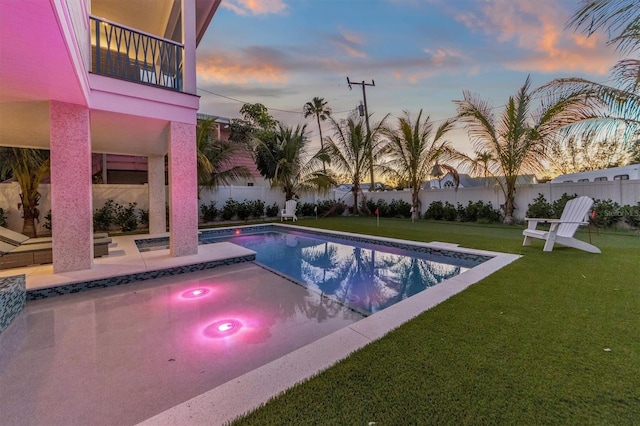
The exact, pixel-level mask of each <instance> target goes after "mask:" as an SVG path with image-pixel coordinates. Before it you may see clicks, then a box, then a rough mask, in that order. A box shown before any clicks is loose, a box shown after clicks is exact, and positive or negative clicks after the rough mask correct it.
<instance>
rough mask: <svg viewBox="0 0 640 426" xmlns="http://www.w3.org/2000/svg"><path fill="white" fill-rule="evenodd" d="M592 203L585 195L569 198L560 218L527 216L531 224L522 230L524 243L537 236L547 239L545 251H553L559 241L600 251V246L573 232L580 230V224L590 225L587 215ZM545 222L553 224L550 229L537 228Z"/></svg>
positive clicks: (578, 247)
mask: <svg viewBox="0 0 640 426" xmlns="http://www.w3.org/2000/svg"><path fill="white" fill-rule="evenodd" d="M592 205H593V200H592V199H591V198H589V197H584V196H583V197H578V198H574V199H573V200H569V201H568V202H567V204H566V205H565V207H564V210H563V211H562V216H560V219H538V218H525V220H527V221H528V222H529V226H528V228H527V229H525V230H524V231H522V235H524V241H523V242H522V245H523V246H528V245H530V244H531V240H532V239H533V238H537V239H540V240H545V243H544V251H552V250H553V245H554V244H556V243H557V244H561V245H563V246H567V247H573V248H577V249H579V250H584V251H588V252H590V253H600V249H599V248H598V247H596V246H594V245H591V244H589V243H586V242H584V241H582V240H578V239H576V238H574V237H573V234H575V233H576V231H577V230H578V226H580V225H588V223H589V221H588V218H587V217H588V216H587V215H588V213H589V210H590V209H591V206H592ZM545 222H546V223H550V224H551V227H550V229H549V230H548V231H543V230H538V229H536V227H537V225H538V223H545Z"/></svg>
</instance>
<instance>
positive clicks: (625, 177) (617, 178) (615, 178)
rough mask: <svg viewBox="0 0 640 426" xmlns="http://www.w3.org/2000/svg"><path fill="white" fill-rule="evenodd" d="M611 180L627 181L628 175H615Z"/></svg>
mask: <svg viewBox="0 0 640 426" xmlns="http://www.w3.org/2000/svg"><path fill="white" fill-rule="evenodd" d="M613 180H629V175H617V176H614V177H613Z"/></svg>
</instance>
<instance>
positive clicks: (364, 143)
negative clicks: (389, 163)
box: [325, 115, 387, 213]
mask: <svg viewBox="0 0 640 426" xmlns="http://www.w3.org/2000/svg"><path fill="white" fill-rule="evenodd" d="M386 118H387V116H385V117H384V118H383V119H382V121H380V123H378V124H377V125H375V126H374V128H373V130H372V131H371V133H368V132H367V129H366V127H365V122H364V120H363V119H362V118H361V117H356V116H355V115H351V116H350V117H348V118H347V119H346V120H341V121H336V120H334V119H333V117H329V120H330V121H331V126H332V127H333V131H334V136H333V138H332V137H331V136H328V137H327V138H326V140H325V142H327V147H326V149H327V155H328V156H329V158H330V159H331V164H332V166H333V167H335V168H336V169H337V171H338V173H340V174H342V175H344V176H347V177H348V178H349V180H350V181H351V183H352V184H353V189H352V191H353V212H354V213H358V212H360V206H359V205H358V194H359V193H360V192H361V189H360V185H361V183H362V179H363V178H365V177H366V173H367V171H369V170H370V168H371V166H370V161H371V159H373V162H374V167H375V166H376V164H377V162H378V160H379V159H380V158H381V157H382V155H383V154H384V145H383V144H381V143H380V136H381V134H382V133H381V132H382V128H383V126H384V122H385V120H386ZM370 147H371V148H370ZM371 153H372V155H371ZM371 184H372V185H373V182H371ZM363 204H364V203H363Z"/></svg>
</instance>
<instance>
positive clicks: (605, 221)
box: [590, 200, 622, 228]
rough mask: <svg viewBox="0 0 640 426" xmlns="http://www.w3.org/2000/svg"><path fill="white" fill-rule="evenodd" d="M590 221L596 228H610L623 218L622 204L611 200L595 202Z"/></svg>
mask: <svg viewBox="0 0 640 426" xmlns="http://www.w3.org/2000/svg"><path fill="white" fill-rule="evenodd" d="M592 210H593V211H594V212H595V213H594V214H592V215H591V218H590V221H591V223H593V224H594V225H596V226H601V227H605V228H609V227H611V226H613V225H615V224H616V223H617V222H618V220H620V218H621V217H622V214H621V212H620V204H618V203H616V202H615V201H611V200H595V201H594V203H593V208H592Z"/></svg>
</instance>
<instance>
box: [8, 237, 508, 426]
mask: <svg viewBox="0 0 640 426" xmlns="http://www.w3.org/2000/svg"><path fill="white" fill-rule="evenodd" d="M149 237H157V236H156V235H154V236H149V235H133V236H121V237H112V240H113V243H112V244H111V246H110V248H109V256H108V257H103V258H97V259H94V267H93V268H92V269H91V270H85V271H75V272H67V273H61V274H54V273H53V267H52V265H41V266H35V267H29V268H17V269H12V270H5V271H0V277H3V276H12V275H19V274H25V276H26V284H27V291H29V290H34V289H42V288H50V287H56V286H63V285H68V284H72V283H78V282H83V281H90V280H96V279H103V278H110V277H117V276H122V275H123V274H136V273H141V272H151V271H157V270H162V269H166V268H168V267H180V266H186V265H193V264H198V263H204V262H210V261H216V260H220V259H226V258H229V257H230V256H246V255H247V253H248V252H250V251H249V250H247V249H244V248H242V247H238V246H235V245H232V244H228V243H220V244H209V245H200V246H199V249H198V254H196V255H191V256H182V257H171V256H170V255H169V250H167V249H163V250H152V251H148V252H144V253H140V252H139V251H138V249H137V247H136V244H135V240H136V239H140V238H149ZM418 244H420V243H418ZM425 245H428V246H431V247H438V248H441V249H454V250H460V251H464V252H468V253H474V254H481V255H491V256H494V257H493V258H492V259H491V260H489V261H487V262H484V263H483V264H481V265H479V266H477V267H474V268H473V269H471V270H469V271H467V272H465V273H462V274H460V275H458V276H456V277H454V278H451V279H449V280H447V281H445V282H443V283H441V284H439V285H437V286H434V287H430V288H428V289H426V290H424V291H422V292H420V293H419V294H417V295H415V296H413V297H411V298H409V299H406V300H404V301H402V302H400V303H397V304H395V305H393V306H390V307H388V308H386V309H384V310H382V311H380V312H378V313H376V314H374V315H371V316H369V317H367V318H365V319H363V320H361V321H358V322H356V323H354V324H352V325H350V326H348V327H346V328H343V329H341V330H338V331H336V332H334V333H332V334H330V335H328V336H326V337H323V338H321V339H320V340H317V341H315V342H313V343H311V344H309V345H307V346H304V347H302V348H300V349H298V350H296V351H294V352H291V353H289V354H288V355H286V356H284V357H282V358H279V359H277V360H275V361H272V362H270V363H268V364H266V365H263V366H262V367H259V368H257V369H255V370H253V371H250V372H249V373H246V374H244V375H242V376H240V377H237V378H236V379H233V380H231V381H229V382H227V383H225V384H223V385H221V386H218V387H216V388H214V389H211V390H209V391H207V392H205V393H203V394H201V395H199V396H197V397H195V398H192V399H191V400H189V401H186V402H184V403H182V404H179V405H177V406H175V407H173V408H170V409H168V410H166V411H164V412H162V413H159V414H157V415H156V416H154V417H151V418H149V419H147V420H145V421H143V422H142V423H139V424H141V425H146V426H149V425H175V424H189V425H200V424H202V425H218V424H224V423H226V422H229V421H231V420H233V419H234V418H236V417H237V416H239V415H241V414H244V413H246V412H248V411H251V410H252V409H254V408H256V407H258V406H259V405H261V404H263V403H265V402H266V401H268V400H269V399H271V398H272V397H274V396H276V395H278V394H280V393H282V392H284V391H285V390H286V389H288V388H289V387H291V386H293V385H294V384H296V383H298V382H300V381H302V380H305V379H307V378H309V377H312V376H314V375H316V374H317V373H319V372H321V371H322V370H324V369H326V368H328V367H330V366H331V365H333V364H335V363H337V362H338V361H340V360H342V359H344V358H345V357H347V356H348V355H349V354H350V353H352V352H354V351H356V350H358V349H360V348H362V347H364V346H365V345H367V344H369V343H371V342H373V341H375V340H377V339H379V338H381V337H382V336H384V335H385V334H387V333H388V332H390V331H391V330H393V329H395V328H397V327H399V326H400V325H402V324H403V323H405V322H407V321H409V320H411V319H412V318H414V317H416V316H417V315H419V314H421V313H422V312H424V311H426V310H428V309H430V308H432V307H434V306H436V305H437V304H439V303H441V302H443V301H444V300H446V299H448V298H450V297H451V296H453V295H455V294H457V293H459V292H461V291H463V290H465V289H466V288H467V287H469V286H470V285H472V284H474V283H476V282H478V281H480V280H482V279H483V278H485V277H487V276H489V275H491V274H492V273H494V272H495V271H497V270H499V269H500V268H502V267H504V266H506V265H508V264H510V263H511V262H513V261H515V260H516V259H518V258H519V257H520V256H517V255H512V254H505V253H495V252H487V251H481V250H470V249H464V248H458V247H457V246H456V245H454V244H447V243H439V242H432V243H427V244H425Z"/></svg>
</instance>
